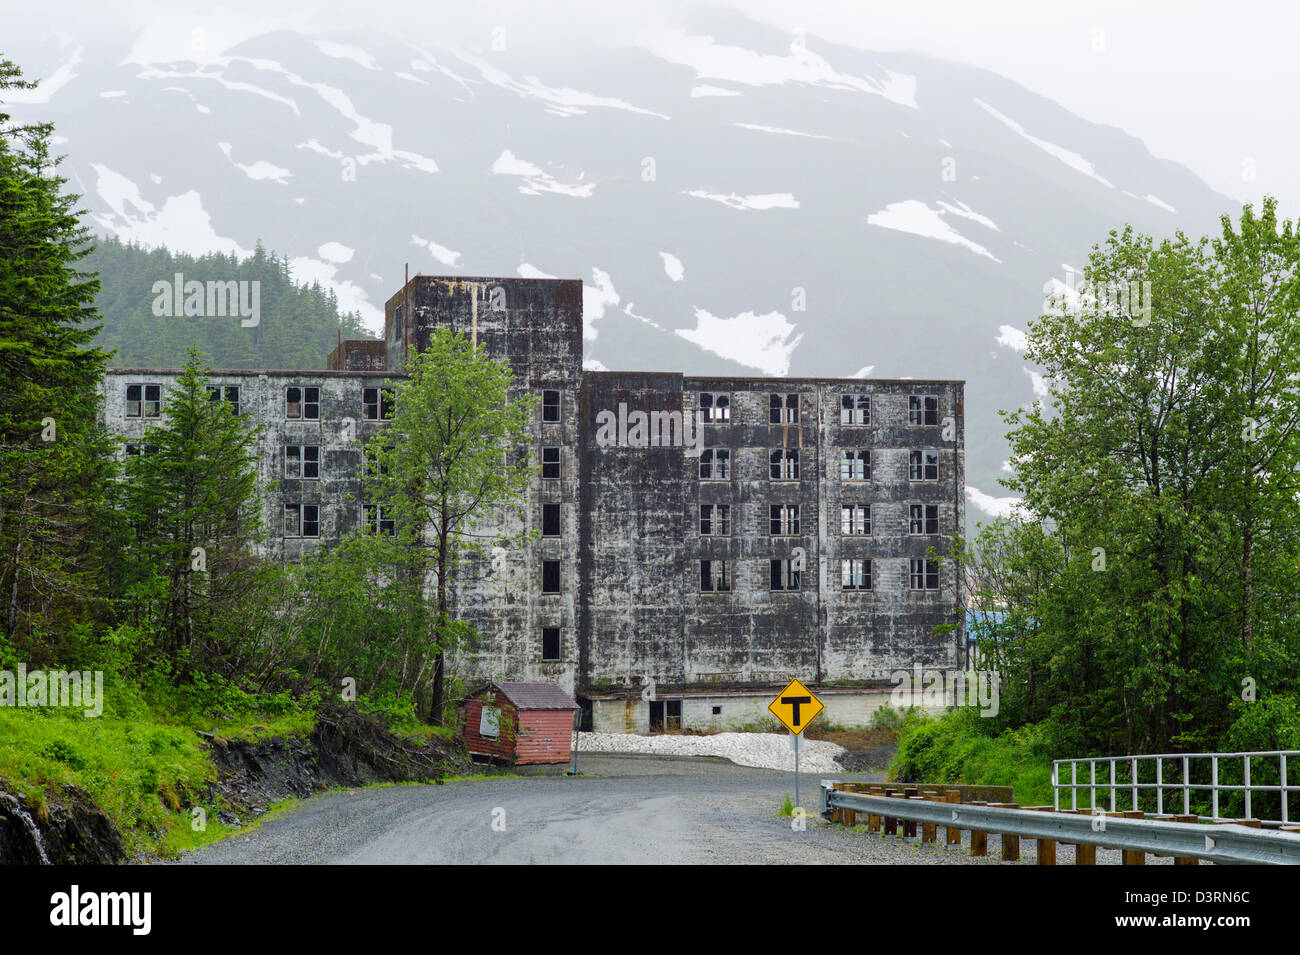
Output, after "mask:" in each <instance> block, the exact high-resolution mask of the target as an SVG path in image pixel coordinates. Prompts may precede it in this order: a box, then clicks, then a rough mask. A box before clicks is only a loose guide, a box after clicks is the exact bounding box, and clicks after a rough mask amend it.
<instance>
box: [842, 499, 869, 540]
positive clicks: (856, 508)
mask: <svg viewBox="0 0 1300 955" xmlns="http://www.w3.org/2000/svg"><path fill="white" fill-rule="evenodd" d="M870 533H871V505H870V504H841V505H840V534H842V535H844V536H845V537H866V536H867V535H869V534H870Z"/></svg>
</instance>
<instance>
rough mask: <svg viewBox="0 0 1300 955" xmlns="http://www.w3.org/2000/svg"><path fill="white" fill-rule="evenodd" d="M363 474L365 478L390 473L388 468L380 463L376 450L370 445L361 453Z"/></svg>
mask: <svg viewBox="0 0 1300 955" xmlns="http://www.w3.org/2000/svg"><path fill="white" fill-rule="evenodd" d="M361 473H362V475H363V476H364V477H376V476H378V475H381V474H387V473H388V466H387V465H386V464H381V463H380V462H379V457H378V455H376V453H375V449H374V448H371V447H370V446H369V445H366V447H365V448H364V449H363V450H362V452H361Z"/></svg>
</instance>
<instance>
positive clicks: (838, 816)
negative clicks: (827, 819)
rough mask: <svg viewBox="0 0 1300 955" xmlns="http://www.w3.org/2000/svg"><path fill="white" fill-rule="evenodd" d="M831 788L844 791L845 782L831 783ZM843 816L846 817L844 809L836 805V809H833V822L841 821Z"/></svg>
mask: <svg viewBox="0 0 1300 955" xmlns="http://www.w3.org/2000/svg"><path fill="white" fill-rule="evenodd" d="M831 789H833V790H835V791H836V792H842V791H843V790H844V784H843V783H831ZM843 818H844V811H843V810H842V809H840V807H839V806H836V807H835V808H834V809H832V810H831V823H832V824H835V823H838V822H839V821H840V820H842V819H843Z"/></svg>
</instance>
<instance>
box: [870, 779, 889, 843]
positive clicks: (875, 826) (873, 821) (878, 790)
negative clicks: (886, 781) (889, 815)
mask: <svg viewBox="0 0 1300 955" xmlns="http://www.w3.org/2000/svg"><path fill="white" fill-rule="evenodd" d="M884 794H885V787H883V786H872V787H871V788H869V789H868V790H867V795H868V796H883V795H884ZM883 818H884V817H882V816H881V815H880V813H877V812H869V813H867V828H868V829H869V830H870V831H872V832H879V831H880V828H881V825H882V823H883Z"/></svg>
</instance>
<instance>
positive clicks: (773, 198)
mask: <svg viewBox="0 0 1300 955" xmlns="http://www.w3.org/2000/svg"><path fill="white" fill-rule="evenodd" d="M686 195H688V196H694V197H695V198H697V199H712V200H713V201H714V202H721V203H722V204H723V205H724V206H730V207H731V208H733V209H798V208H799V200H798V199H796V198H795V197H794V195H793V193H789V192H765V193H763V194H761V195H754V196H738V195H736V194H735V193H734V192H730V193H727V195H725V196H724V195H721V194H720V193H716V192H709V191H707V190H705V189H692V190H691V191H690V192H688V193H686Z"/></svg>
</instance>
